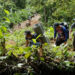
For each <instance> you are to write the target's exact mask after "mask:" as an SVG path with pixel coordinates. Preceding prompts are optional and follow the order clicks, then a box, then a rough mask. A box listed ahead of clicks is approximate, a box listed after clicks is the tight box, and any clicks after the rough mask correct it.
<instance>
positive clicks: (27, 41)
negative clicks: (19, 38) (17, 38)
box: [25, 37, 29, 47]
mask: <svg viewBox="0 0 75 75" xmlns="http://www.w3.org/2000/svg"><path fill="white" fill-rule="evenodd" d="M25 39H26V47H28V45H29V40H28V38H27V37H26V38H25Z"/></svg>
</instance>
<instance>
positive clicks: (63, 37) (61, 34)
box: [54, 23, 68, 46]
mask: <svg viewBox="0 0 75 75" xmlns="http://www.w3.org/2000/svg"><path fill="white" fill-rule="evenodd" d="M57 34H58V37H57V39H56V43H55V44H56V46H60V45H61V44H62V43H65V44H66V42H67V40H68V33H67V29H66V28H65V27H64V26H62V25H60V24H59V23H55V24H54V41H55V38H56V35H57Z"/></svg>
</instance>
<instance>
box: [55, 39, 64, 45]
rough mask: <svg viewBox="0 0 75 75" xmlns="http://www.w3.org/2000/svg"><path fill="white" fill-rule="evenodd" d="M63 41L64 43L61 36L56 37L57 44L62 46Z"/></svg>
mask: <svg viewBox="0 0 75 75" xmlns="http://www.w3.org/2000/svg"><path fill="white" fill-rule="evenodd" d="M62 43H64V40H63V39H60V38H57V39H56V46H60V45H61V44H62Z"/></svg>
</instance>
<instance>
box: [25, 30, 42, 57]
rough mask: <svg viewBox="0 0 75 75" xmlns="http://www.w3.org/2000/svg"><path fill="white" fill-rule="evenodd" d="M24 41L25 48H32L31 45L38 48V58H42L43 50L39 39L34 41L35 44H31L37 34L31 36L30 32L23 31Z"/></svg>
mask: <svg viewBox="0 0 75 75" xmlns="http://www.w3.org/2000/svg"><path fill="white" fill-rule="evenodd" d="M25 35H26V37H25V39H26V47H28V46H30V47H31V46H33V45H36V47H39V50H38V54H39V56H43V49H42V42H41V40H40V38H38V39H37V40H36V43H34V42H33V39H36V38H37V36H38V35H37V34H36V33H35V34H31V32H30V31H25Z"/></svg>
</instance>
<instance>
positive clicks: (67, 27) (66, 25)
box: [60, 22, 69, 38]
mask: <svg viewBox="0 0 75 75" xmlns="http://www.w3.org/2000/svg"><path fill="white" fill-rule="evenodd" d="M60 25H62V26H64V27H65V28H66V29H67V33H68V38H69V25H68V24H67V22H61V23H60Z"/></svg>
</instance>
